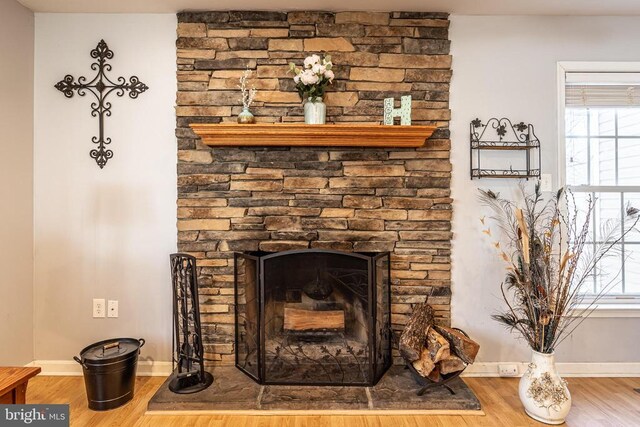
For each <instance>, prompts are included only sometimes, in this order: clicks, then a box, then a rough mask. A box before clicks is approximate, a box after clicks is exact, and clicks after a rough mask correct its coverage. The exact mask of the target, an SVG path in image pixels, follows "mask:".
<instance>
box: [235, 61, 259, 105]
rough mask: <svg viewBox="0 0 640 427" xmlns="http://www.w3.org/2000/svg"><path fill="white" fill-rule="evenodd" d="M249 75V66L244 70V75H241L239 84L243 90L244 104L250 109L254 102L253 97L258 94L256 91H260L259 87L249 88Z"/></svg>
mask: <svg viewBox="0 0 640 427" xmlns="http://www.w3.org/2000/svg"><path fill="white" fill-rule="evenodd" d="M249 76H251V70H250V69H248V68H247V69H246V70H244V73H242V77H240V84H239V85H238V87H239V88H240V91H241V92H242V106H243V107H244V108H246V109H249V107H250V106H251V103H252V102H253V98H255V96H256V92H258V89H256V88H255V87H254V86H252V87H251V89H248V88H247V86H248V81H249Z"/></svg>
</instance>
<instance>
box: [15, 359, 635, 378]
mask: <svg viewBox="0 0 640 427" xmlns="http://www.w3.org/2000/svg"><path fill="white" fill-rule="evenodd" d="M504 364H508V365H516V366H517V367H518V376H520V375H522V374H523V373H524V372H525V371H526V370H527V365H528V363H524V362H476V363H474V364H473V365H470V366H469V367H468V368H467V369H466V370H465V371H464V373H463V374H462V376H464V377H499V376H500V374H499V372H500V369H499V366H500V365H504ZM27 366H39V367H41V368H42V375H51V376H75V375H82V368H81V367H80V365H79V364H78V363H77V362H75V361H73V360H34V361H33V362H31V363H29V364H27ZM557 366H558V372H560V375H562V376H564V377H640V362H639V363H558V364H557ZM137 373H138V376H141V377H166V376H169V375H170V374H171V362H155V361H149V360H140V361H138V372H137Z"/></svg>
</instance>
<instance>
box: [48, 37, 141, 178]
mask: <svg viewBox="0 0 640 427" xmlns="http://www.w3.org/2000/svg"><path fill="white" fill-rule="evenodd" d="M91 57H92V58H94V59H97V61H96V62H94V63H92V64H91V69H92V70H97V71H98V74H96V76H95V77H94V78H93V79H92V80H91V81H90V82H87V78H86V77H78V81H77V82H76V81H74V78H73V76H72V75H70V74H67V75H66V76H65V77H64V79H62V80H60V81H59V82H58V83H56V85H55V88H56V89H58V90H59V91H60V92H62V93H64V96H66V97H67V98H72V97H73V95H74V91H77V92H78V95H79V96H85V95H86V93H87V91H89V92H91V93H92V94H93V95H94V96H95V97H96V102H92V103H91V115H92V116H93V117H96V116H97V117H98V121H99V126H100V128H99V134H98V136H97V137H96V136H94V137H92V138H91V141H92V142H93V143H94V144H98V148H97V149H96V148H94V149H93V150H91V151H90V152H89V155H90V156H91V158H92V159H95V161H96V163H97V164H98V166H100V169H102V168H103V167H104V165H106V164H107V161H108V160H109V159H110V158H112V157H113V151H111V150H108V149H106V146H107V145H108V144H111V138H109V137H105V136H104V118H105V117H106V116H110V115H111V103H110V102H108V101H107V100H106V99H107V97H108V96H109V95H110V94H112V93H114V92H115V94H116V95H117V96H120V97H121V96H124V94H125V92H127V93H128V94H129V98H132V99H136V98H137V97H138V95H139V94H141V93H142V92H144V91H146V90H147V89H149V87H148V86H147V85H146V84H144V83H142V82H141V81H140V80H139V79H138V77H136V76H131V77H130V78H129V82H127V79H126V78H124V77H118V79H117V80H118V83H114V82H113V81H112V80H110V79H109V77H107V76H106V74H105V72H106V71H111V64H107V60H108V59H112V58H113V51H112V50H110V49H109V46H107V44H106V43H105V41H104V40H100V43H98V46H96V48H95V49H93V50H92V51H91Z"/></svg>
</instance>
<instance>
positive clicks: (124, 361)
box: [73, 338, 145, 411]
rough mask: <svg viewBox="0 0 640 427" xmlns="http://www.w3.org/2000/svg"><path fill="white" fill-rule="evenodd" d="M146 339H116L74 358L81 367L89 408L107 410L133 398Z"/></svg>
mask: <svg viewBox="0 0 640 427" xmlns="http://www.w3.org/2000/svg"><path fill="white" fill-rule="evenodd" d="M144 342H145V341H144V339H142V338H140V339H134V338H114V339H109V340H104V341H100V342H97V343H95V344H91V345H90V346H88V347H85V348H84V349H83V350H82V351H81V352H80V357H78V356H74V357H73V359H74V360H75V361H76V362H78V363H79V364H81V365H82V372H83V374H84V385H85V387H86V389H87V400H88V402H89V409H93V410H94V411H106V410H109V409H114V408H117V407H119V406H122V405H124V404H125V403H127V402H128V401H130V400H131V399H133V391H134V387H135V383H136V368H137V366H138V354H140V348H142V346H143V345H144Z"/></svg>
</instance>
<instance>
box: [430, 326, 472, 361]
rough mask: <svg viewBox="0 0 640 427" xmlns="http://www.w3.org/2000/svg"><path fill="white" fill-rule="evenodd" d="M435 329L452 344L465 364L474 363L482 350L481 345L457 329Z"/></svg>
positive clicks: (440, 327)
mask: <svg viewBox="0 0 640 427" xmlns="http://www.w3.org/2000/svg"><path fill="white" fill-rule="evenodd" d="M434 328H435V329H436V330H437V331H438V332H439V333H440V334H441V335H442V336H444V337H445V338H446V339H447V340H448V341H449V342H450V343H451V347H453V350H454V353H455V354H456V356H458V357H459V358H460V359H462V360H463V361H464V362H465V363H473V361H474V360H475V359H476V355H477V354H478V350H479V349H480V344H478V343H477V342H475V341H473V340H472V339H470V338H468V337H467V336H465V335H464V334H463V333H462V332H459V331H457V330H455V329H451V328H447V327H446V326H434Z"/></svg>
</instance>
